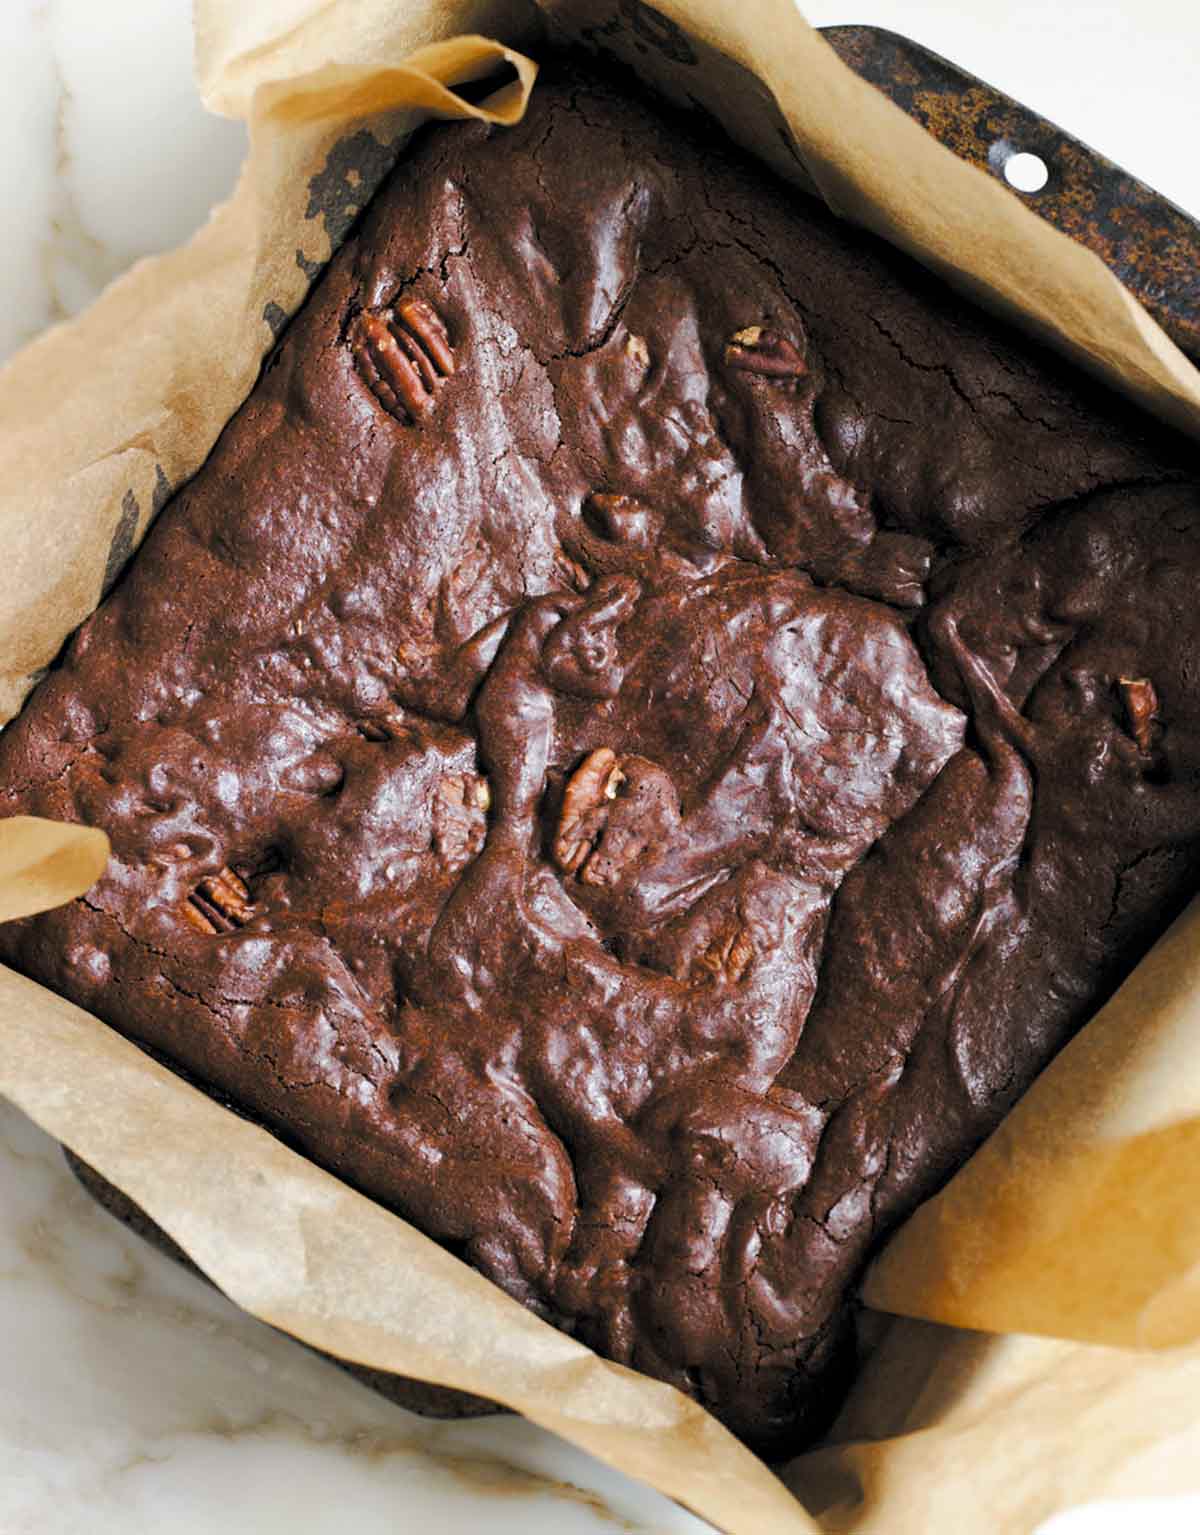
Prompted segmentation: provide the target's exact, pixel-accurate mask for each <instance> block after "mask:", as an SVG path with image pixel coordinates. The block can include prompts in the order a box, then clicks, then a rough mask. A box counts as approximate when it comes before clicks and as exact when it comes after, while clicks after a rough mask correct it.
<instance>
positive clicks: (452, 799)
mask: <svg viewBox="0 0 1200 1535" xmlns="http://www.w3.org/2000/svg"><path fill="white" fill-rule="evenodd" d="M491 807H492V789H491V785H490V784H489V783H488V781H487V779H486V778H483V777H481V776H480V775H479V774H478V773H447V774H446V776H445V777H444V778H443V779H442V780H441V781H440V783H439V784H438V786H437V794H436V797H435V799H434V806H433V847H434V851H435V852H436V853H437V854H438V855H439V856H440V857H441V858H443V859H444V860H445V861H446V862H447V863H448V864H450V865H451V866H452V867H454V868H458V867H460V866H461V865H462V864H464V863H466V862H467V861H468V859H471V858H474V857H475V855H476V854H477V853H478V852H479V850H480V848H482V847H483V843H484V838H485V837H486V835H487V812H488V811H489V810H490V809H491Z"/></svg>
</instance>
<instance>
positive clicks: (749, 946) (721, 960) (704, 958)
mask: <svg viewBox="0 0 1200 1535" xmlns="http://www.w3.org/2000/svg"><path fill="white" fill-rule="evenodd" d="M753 958H754V944H753V942H752V941H751V938H750V930H749V928H746V927H741V926H738V927H734V928H731V929H730V931H729V932H727V933H724V934H720V935H718V936H717V937H716V938H714V939H713V941H712V942H711V943H710V944H709V946H708V948H707V949H705V951H704V953H703V954H701V955H700V956H699V957H698V958H697V960H696V964H697V965H698V966H699V967H700V969H701V970H707V971H708V972H709V974H710V975H712V976H714V977H715V978H716V979H717V980H719V981H730V982H733V983H735V984H736V983H737V982H738V981H740V980H741V979H742V977H743V976H744V975H745V973H746V971H747V969H748V968H749V965H750V961H751V960H752V959H753Z"/></svg>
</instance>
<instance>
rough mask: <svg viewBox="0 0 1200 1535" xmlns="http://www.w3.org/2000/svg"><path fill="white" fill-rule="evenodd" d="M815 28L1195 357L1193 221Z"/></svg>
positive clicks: (415, 1405)
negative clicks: (1016, 184)
mask: <svg viewBox="0 0 1200 1535" xmlns="http://www.w3.org/2000/svg"><path fill="white" fill-rule="evenodd" d="M822 34H823V36H824V37H825V38H826V40H827V41H828V42H829V43H830V44H831V46H832V47H833V48H834V50H835V51H836V52H837V53H838V55H839V56H840V57H841V58H842V59H843V60H844V61H845V63H846V64H848V65H849V66H850V68H851V69H853V70H854V71H855V72H856V73H857V74H859V75H861V76H862V77H863V79H865V80H868V81H869V82H870V83H871V84H872V85H874V86H876V87H877V88H878V89H879V90H881V91H882V92H883V93H884V94H885V95H886V96H889V97H890V98H891V99H892V100H893V101H894V102H895V103H896V104H897V105H898V106H899V107H901V108H902V109H903V110H904V111H905V112H907V113H908V115H909V116H910V117H913V118H915V119H916V120H917V121H918V122H919V123H921V125H922V126H923V127H925V128H927V129H928V130H929V132H930V133H932V134H933V136H934V137H935V138H937V139H939V140H940V141H941V142H942V143H943V144H945V145H946V146H947V147H948V148H949V149H952V150H953V151H954V153H955V154H957V155H959V156H960V157H961V158H962V159H964V160H969V161H971V162H972V163H973V164H975V165H978V166H980V167H981V168H982V169H984V170H986V171H988V172H990V173H991V174H992V175H995V176H997V177H999V178H1000V179H1001V180H1007V178H1006V176H1005V167H1006V166H1007V165H1008V162H1009V161H1010V160H1011V159H1012V158H1013V156H1014V155H1017V154H1032V155H1036V156H1037V157H1038V158H1039V159H1040V160H1041V161H1042V162H1043V164H1044V165H1045V168H1046V171H1047V173H1048V175H1047V180H1046V182H1045V185H1044V186H1043V187H1042V188H1041V189H1040V190H1038V191H1036V192H1032V193H1025V194H1022V193H1015V194H1014V195H1018V196H1024V197H1025V198H1026V199H1027V201H1028V202H1029V204H1030V206H1031V207H1032V208H1033V209H1034V210H1035V211H1036V212H1037V213H1038V214H1039V215H1040V216H1041V217H1042V218H1044V219H1045V220H1046V221H1047V222H1048V223H1051V224H1053V225H1055V226H1056V227H1057V228H1059V229H1061V230H1063V231H1064V232H1065V233H1067V234H1068V235H1070V236H1071V237H1072V239H1074V240H1077V241H1078V242H1079V243H1080V244H1082V245H1085V246H1087V247H1088V248H1089V249H1090V250H1093V251H1094V252H1095V253H1096V254H1097V255H1098V256H1099V257H1100V258H1101V259H1102V260H1103V261H1104V262H1105V263H1106V264H1107V265H1108V266H1109V267H1110V268H1111V269H1112V270H1113V272H1115V273H1116V275H1117V276H1118V277H1119V278H1120V279H1121V281H1122V282H1123V283H1124V284H1125V286H1126V287H1127V288H1129V289H1130V290H1131V292H1133V293H1134V294H1136V296H1137V297H1138V298H1139V299H1140V300H1141V302H1142V304H1143V305H1144V306H1145V308H1146V309H1147V310H1148V311H1149V312H1150V313H1151V314H1152V315H1153V316H1154V318H1155V319H1156V320H1157V321H1158V322H1159V324H1160V325H1161V326H1162V328H1163V329H1164V330H1165V331H1166V333H1167V334H1168V335H1169V336H1170V337H1171V339H1172V340H1173V341H1175V342H1176V344H1177V345H1178V346H1179V347H1180V348H1181V349H1182V350H1183V351H1184V352H1186V353H1187V354H1188V356H1189V357H1191V358H1192V360H1193V361H1195V362H1197V363H1200V223H1197V222H1196V221H1195V220H1194V219H1192V218H1190V217H1189V216H1188V214H1186V213H1184V211H1183V210H1182V209H1181V208H1178V207H1176V205H1175V204H1174V203H1172V202H1170V201H1169V200H1168V199H1167V198H1165V197H1162V196H1160V195H1159V194H1158V193H1157V192H1155V191H1154V190H1153V189H1152V188H1150V187H1148V186H1146V185H1145V183H1144V182H1141V181H1138V180H1137V179H1136V178H1135V177H1133V176H1130V175H1129V174H1128V172H1126V171H1123V170H1122V169H1121V168H1120V167H1119V166H1118V165H1114V164H1113V162H1112V161H1111V160H1108V159H1106V158H1105V156H1103V155H1101V154H1098V153H1097V152H1096V151H1095V150H1093V149H1090V148H1089V147H1088V146H1087V145H1086V144H1083V143H1081V142H1080V141H1079V140H1078V139H1076V138H1073V137H1072V136H1071V135H1070V134H1069V133H1065V132H1064V131H1063V130H1062V129H1061V128H1058V127H1056V126H1055V125H1054V124H1053V123H1051V122H1048V121H1047V120H1046V119H1045V118H1043V117H1039V116H1038V115H1037V113H1035V112H1031V111H1030V110H1029V109H1028V108H1027V107H1023V106H1021V104H1020V103H1019V102H1016V101H1014V100H1012V98H1011V97H1009V96H1006V95H1004V94H1003V92H1001V91H998V90H995V89H994V88H993V87H992V86H990V85H987V84H985V83H984V82H983V81H982V80H979V79H977V78H976V77H975V76H974V75H971V74H968V73H967V72H966V71H965V70H962V69H959V68H958V67H957V66H956V65H954V64H952V63H950V62H949V61H948V60H947V59H944V58H942V57H941V56H940V55H939V54H936V53H933V52H931V51H930V50H929V49H927V48H924V47H922V46H921V45H920V44H919V43H914V42H912V41H910V40H909V39H908V38H906V37H902V36H900V35H899V34H898V33H895V32H888V31H885V30H883V29H881V28H878V27H859V26H842V27H826V28H823V29H822ZM172 1069H174V1068H172ZM177 1074H182V1073H177ZM65 1156H66V1159H67V1164H68V1166H69V1167H70V1168H71V1171H72V1172H73V1173H74V1174H75V1176H76V1177H77V1178H78V1179H79V1181H80V1183H81V1184H82V1185H83V1187H84V1188H85V1189H86V1190H87V1191H88V1193H89V1194H91V1195H92V1196H93V1198H95V1199H96V1200H98V1201H99V1203H100V1204H102V1205H103V1206H104V1208H105V1209H107V1210H108V1211H109V1212H110V1213H111V1214H112V1215H114V1216H115V1217H116V1218H117V1219H118V1220H119V1221H121V1222H123V1224H125V1225H126V1226H128V1227H130V1229H132V1230H133V1231H136V1232H137V1233H138V1235H139V1236H141V1237H144V1238H145V1239H146V1240H147V1241H148V1242H150V1243H152V1244H153V1245H154V1246H156V1247H158V1248H159V1249H160V1250H161V1251H163V1252H165V1253H166V1254H168V1256H170V1257H172V1258H174V1259H175V1260H176V1261H178V1262H180V1263H182V1264H183V1265H184V1266H185V1267H187V1268H189V1269H192V1270H193V1272H197V1273H198V1272H199V1270H197V1269H196V1268H195V1265H194V1264H192V1263H191V1262H190V1260H189V1259H188V1257H187V1255H186V1254H185V1253H184V1252H183V1251H182V1250H181V1249H180V1248H179V1247H178V1246H177V1245H176V1244H175V1243H174V1242H173V1241H172V1240H171V1238H170V1237H169V1236H167V1234H166V1233H165V1232H164V1231H163V1230H162V1229H161V1228H160V1227H159V1226H157V1225H155V1223H154V1222H153V1221H152V1220H151V1219H150V1218H149V1217H148V1216H147V1215H146V1214H145V1212H144V1211H142V1210H141V1209H139V1207H138V1206H137V1205H136V1204H134V1203H133V1201H132V1200H130V1199H129V1198H128V1197H127V1196H126V1195H125V1194H123V1193H122V1192H121V1191H120V1190H119V1189H117V1188H115V1187H113V1185H112V1184H110V1183H108V1182H107V1180H106V1179H104V1178H103V1177H101V1175H100V1174H99V1173H97V1172H96V1171H95V1170H94V1169H92V1168H91V1167H89V1166H88V1165H87V1164H86V1163H84V1162H81V1161H80V1160H79V1158H77V1157H76V1156H74V1155H73V1153H71V1152H69V1151H67V1152H65ZM202 1277H203V1276H202ZM334 1363H335V1364H339V1365H341V1366H342V1368H344V1369H346V1370H348V1371H349V1372H350V1373H351V1374H353V1375H355V1376H356V1377H357V1378H358V1379H360V1380H362V1381H363V1382H364V1383H365V1384H367V1385H369V1386H371V1387H373V1388H374V1389H375V1390H378V1391H380V1392H382V1393H383V1395H385V1396H387V1397H389V1398H390V1399H391V1400H392V1401H395V1402H398V1403H399V1404H400V1405H401V1406H404V1407H407V1408H410V1409H411V1410H413V1411H416V1412H419V1413H422V1414H424V1415H426V1416H431V1417H454V1418H460V1417H475V1416H480V1415H483V1414H487V1413H496V1412H502V1411H505V1410H506V1409H503V1408H499V1407H497V1406H496V1405H495V1404H493V1403H491V1402H487V1401H485V1400H483V1399H482V1398H479V1397H474V1396H468V1395H466V1394H465V1393H463V1392H459V1391H453V1390H451V1389H449V1388H448V1387H444V1386H432V1385H426V1384H425V1383H423V1382H421V1381H415V1380H411V1379H409V1378H407V1377H403V1376H395V1375H387V1374H384V1373H382V1372H381V1371H378V1370H369V1369H364V1368H362V1367H360V1366H356V1365H349V1364H345V1363H344V1362H343V1361H342V1360H334Z"/></svg>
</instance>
